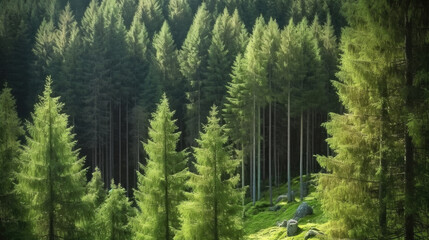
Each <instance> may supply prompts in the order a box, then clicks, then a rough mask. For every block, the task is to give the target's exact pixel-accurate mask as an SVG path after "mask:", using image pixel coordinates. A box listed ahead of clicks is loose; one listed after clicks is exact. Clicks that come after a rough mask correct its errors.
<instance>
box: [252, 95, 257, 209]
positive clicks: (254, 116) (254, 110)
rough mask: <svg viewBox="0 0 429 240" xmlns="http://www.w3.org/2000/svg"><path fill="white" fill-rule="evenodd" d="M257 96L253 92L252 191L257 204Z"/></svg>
mask: <svg viewBox="0 0 429 240" xmlns="http://www.w3.org/2000/svg"><path fill="white" fill-rule="evenodd" d="M255 118H256V96H255V94H253V140H252V141H253V147H252V148H253V149H252V151H253V173H252V174H253V186H252V187H253V191H252V200H253V205H255V201H256V169H255V167H256V166H255V162H256V133H255V131H256V129H255V125H256V121H255V120H256V119H255Z"/></svg>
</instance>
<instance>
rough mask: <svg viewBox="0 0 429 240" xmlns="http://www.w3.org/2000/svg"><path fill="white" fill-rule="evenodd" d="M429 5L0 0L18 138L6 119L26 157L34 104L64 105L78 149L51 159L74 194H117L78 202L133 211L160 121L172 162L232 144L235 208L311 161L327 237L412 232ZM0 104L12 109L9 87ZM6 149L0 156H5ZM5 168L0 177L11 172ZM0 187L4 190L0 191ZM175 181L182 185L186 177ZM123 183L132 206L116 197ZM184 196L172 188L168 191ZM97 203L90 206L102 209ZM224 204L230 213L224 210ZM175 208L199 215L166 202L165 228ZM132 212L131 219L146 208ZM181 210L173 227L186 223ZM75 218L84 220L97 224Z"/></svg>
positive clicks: (2, 45) (423, 163)
mask: <svg viewBox="0 0 429 240" xmlns="http://www.w3.org/2000/svg"><path fill="white" fill-rule="evenodd" d="M428 9H429V7H428V3H426V2H425V1H423V0H422V1H392V2H389V1H374V3H372V1H366V0H362V1H352V0H351V1H340V0H205V1H200V0H140V1H137V0H102V1H98V0H92V1H88V0H82V1H65V0H58V1H49V0H46V1H45V0H41V1H26V0H2V1H1V2H0V66H1V68H0V87H1V88H2V89H4V90H3V92H5V93H8V94H9V95H11V96H13V97H14V98H15V99H16V110H17V119H22V122H27V121H28V122H27V123H26V124H24V125H25V126H26V127H25V128H24V129H25V130H26V131H27V133H28V134H27V135H30V137H24V135H25V134H24V130H23V129H22V128H21V127H18V126H16V127H17V129H19V130H17V131H15V132H14V133H13V135H14V136H15V137H16V138H17V139H18V140H20V142H21V143H23V144H24V145H25V143H27V145H26V146H27V147H24V150H23V151H24V154H22V155H23V156H29V155H31V152H30V150H28V149H30V148H31V146H33V145H31V144H34V143H33V142H34V139H36V138H37V137H36V136H37V130H35V129H37V124H36V120H35V119H36V117H37V116H39V117H42V116H44V115H43V113H42V112H41V110H38V109H39V108H40V109H41V107H40V106H41V105H43V104H47V103H52V104H55V105H57V104H58V106H59V107H58V109H57V110H58V112H61V111H62V112H64V113H65V114H66V115H64V116H63V115H61V114H60V113H55V114H58V116H59V117H58V118H60V119H62V118H63V117H64V118H65V119H66V121H67V122H68V126H72V128H70V129H69V128H67V127H66V126H67V124H65V125H64V126H63V125H62V123H60V122H59V123H58V124H59V126H61V127H62V128H60V129H62V130H63V131H64V132H68V131H70V136H74V140H76V141H75V142H74V141H72V142H73V144H75V145H73V144H72V145H66V147H65V148H68V147H70V146H72V148H73V149H80V150H79V151H78V152H74V154H76V156H74V155H73V156H71V155H70V156H69V155H65V156H68V157H70V158H73V157H75V158H76V159H80V160H79V161H78V162H79V163H76V164H77V165H79V164H80V165H79V166H80V167H79V168H83V169H85V168H86V169H87V171H84V172H83V174H84V175H85V180H87V181H86V182H89V183H88V186H87V189H95V190H93V191H95V193H94V192H91V190H86V191H87V192H86V194H87V195H86V196H87V198H91V196H92V198H95V199H98V198H97V197H94V196H95V195H97V194H99V193H98V192H96V191H99V188H100V186H102V187H101V188H103V186H106V188H107V189H113V190H115V191H113V190H110V191H113V192H114V193H112V194H111V195H110V193H109V199H110V201H112V202H109V201H108V200H106V201H105V202H104V203H103V204H102V202H103V201H104V200H100V199H98V200H94V199H93V200H91V201H92V202H93V204H95V205H94V206H99V207H100V209H104V210H103V211H105V212H108V211H109V210H108V209H109V208H114V207H113V206H114V205H115V204H117V202H120V203H121V204H122V205H123V206H124V207H123V208H121V209H120V210H118V213H121V214H122V215H118V216H128V217H130V218H131V217H132V216H134V214H135V213H134V212H133V210H130V209H131V204H132V205H133V206H135V205H137V206H138V208H139V209H140V210H144V211H147V212H150V211H151V210H150V207H148V206H147V205H144V204H142V203H141V202H145V201H148V200H147V198H146V197H145V194H147V193H145V190H144V189H142V188H141V187H142V186H145V189H151V188H154V186H149V185H146V184H148V183H147V182H145V181H149V180H141V179H143V178H144V179H150V176H148V174H149V173H151V174H152V172H151V170H149V169H150V167H147V168H146V166H151V164H149V162H151V161H153V159H157V155H156V150H154V149H156V144H154V145H153V146H152V145H151V143H153V142H152V141H154V142H155V143H156V141H155V140H154V139H157V138H156V134H155V133H154V132H158V131H161V129H160V128H157V127H159V125H157V123H156V122H157V121H158V120H159V121H161V120H160V119H162V118H165V119H169V121H170V120H171V122H174V124H173V123H171V122H169V124H170V123H171V124H172V125H171V129H170V128H169V130H171V131H172V132H171V136H170V135H169V136H170V137H171V139H170V140H171V143H174V144H173V145H174V146H176V144H177V148H176V147H172V149H171V152H175V151H177V152H176V153H175V154H177V155H174V156H175V157H174V159H176V160H175V161H176V162H174V163H173V165H174V166H176V165H177V166H181V167H179V168H180V169H184V168H185V166H186V167H187V169H189V171H190V172H193V173H196V172H199V173H201V172H204V171H202V170H201V165H204V161H203V162H201V161H202V160H200V161H198V159H204V156H205V155H204V154H210V152H207V153H202V152H204V151H203V150H198V149H204V147H207V146H209V144H208V143H207V142H211V141H212V142H216V141H218V142H219V144H220V145H221V146H225V149H228V153H226V152H225V153H223V152H222V154H224V155H228V154H229V153H231V158H232V159H235V160H236V162H237V163H239V164H236V163H234V164H235V165H234V164H233V165H234V166H233V167H232V166H229V165H228V167H225V174H226V175H230V176H231V179H233V180H231V182H230V183H234V186H235V187H239V188H240V189H242V190H244V196H245V197H244V199H245V200H243V204H245V203H246V202H247V201H250V202H252V204H255V202H257V201H258V200H260V199H261V192H264V191H267V190H268V191H269V192H270V204H271V205H272V204H273V196H272V192H271V190H272V188H273V187H274V186H279V185H280V184H281V183H285V182H288V184H289V185H288V188H287V189H285V192H286V191H287V195H288V198H289V199H292V198H293V199H294V196H293V195H294V193H293V192H292V191H291V185H290V184H291V178H293V177H296V176H300V177H301V181H300V191H299V193H295V195H297V196H298V194H299V197H300V199H301V200H302V199H303V197H305V196H306V194H307V191H308V184H309V183H308V180H309V179H310V177H309V176H310V174H312V173H321V174H320V175H318V176H319V177H318V179H317V181H318V191H319V192H320V199H321V202H322V206H323V209H324V211H325V212H326V213H327V215H328V216H329V217H330V218H332V219H333V221H331V223H330V224H331V225H330V231H329V232H328V233H329V234H330V236H333V237H351V238H358V239H367V238H386V239H388V238H397V237H404V236H405V238H406V239H413V237H414V236H417V237H422V238H424V237H425V236H426V237H427V236H428V230H427V229H428V226H429V197H428V196H429V187H428V186H429V176H428V172H429V154H428V150H429V138H428V137H427V136H429V135H428V134H429V127H428V126H429V111H428V106H429V105H428V104H429V91H428V89H429V87H428V86H429V80H428V76H429V75H428V73H429V59H428V57H429V54H428V52H429V50H428V46H429V31H428V26H429V12H428ZM47 78H48V79H49V80H46V79H47ZM50 79H52V80H50ZM47 82H48V83H47ZM51 88H52V89H51ZM8 89H9V90H8ZM44 89H45V90H44ZM164 94H165V95H164ZM39 96H41V97H39ZM57 96H59V97H60V98H59V100H58V99H57V98H55V97H57ZM52 99H53V100H52ZM167 99H168V100H167ZM40 101H41V103H39V102H40ZM58 101H59V102H61V103H64V106H62V105H61V104H60V103H59V102H58ZM6 102H8V104H6ZM3 103H4V104H3V106H0V107H4V106H10V108H14V107H12V105H14V104H11V103H10V102H9V100H7V97H4V102H3ZM213 105H215V106H217V108H216V107H214V108H213ZM49 106H50V105H49ZM170 110H171V111H172V112H169V111H170ZM5 116H7V115H5ZM156 116H158V118H157V117H156ZM173 119H175V120H173ZM19 121H20V120H17V122H19ZM29 121H34V123H32V124H30V123H29ZM4 122H6V121H4ZM41 124H42V123H41ZM0 125H1V123H0ZM19 125H20V124H19ZM173 125H174V126H173ZM2 126H3V125H2ZM169 126H170V125H169ZM175 126H177V129H176V127H175ZM203 126H207V127H203ZM208 126H211V127H208ZM7 127H10V126H9V125H4V129H7ZM217 127H219V129H222V130H218V129H217ZM210 129H211V130H210ZM2 130H3V129H2ZM164 130H165V129H164ZM164 130H163V131H164ZM3 131H4V132H6V130H3ZM151 131H153V132H152V133H151ZM175 131H179V132H180V133H181V134H180V135H178V136H176V135H175V134H173V132H175ZM218 131H220V132H222V133H220V132H218ZM203 133H204V134H203ZM223 133H225V137H227V139H228V140H224V138H223V135H222V134H223ZM5 136H6V134H5ZM8 136H9V135H8ZM197 139H198V140H197ZM213 139H217V140H213ZM70 141H71V140H70ZM206 141H207V142H206ZM5 142H6V141H5ZM142 142H143V143H145V145H144V144H142ZM70 144H71V143H70ZM35 146H36V145H34V146H33V147H35ZM60 146H61V145H60ZM151 146H152V147H151ZM168 146H169V147H171V146H170V145H168ZM5 149H8V148H5ZM219 151H221V150H219ZM216 153H217V152H216ZM8 154H11V155H6V153H5V155H4V156H5V157H4V159H2V161H5V162H6V160H7V159H6V156H7V157H9V158H15V157H16V156H15V155H14V154H15V153H13V154H12V153H10V152H8ZM26 154H28V155H26ZM16 155H20V154H18V153H16ZM185 155H186V157H185ZM222 156H223V155H222ZM17 158H19V157H17ZM179 160H180V161H179ZM183 162H185V163H183ZM225 162H227V161H226V160H225ZM70 164H71V163H70ZM183 164H184V165H183ZM173 165H172V166H173ZM182 165H183V166H182ZM4 166H6V164H5V165H4ZM17 166H19V164H17V165H10V164H9V165H8V167H9V168H11V169H12V168H14V167H17ZM143 166H145V167H143ZM17 168H18V167H17ZM172 168H174V169H176V168H175V167H172ZM4 169H6V167H5V168H4ZM231 169H232V170H231ZM27 170H28V172H27V173H31V172H32V170H29V169H27ZM168 171H171V175H172V176H175V177H174V178H173V179H175V180H174V181H177V182H180V181H182V180H183V179H182V176H181V175H180V174H179V175H177V176H176V175H175V174H178V173H176V172H175V171H176V170H171V169H169V170H168ZM4 172H6V171H4ZM23 172H25V171H23ZM165 172H167V169H166V170H165ZM21 173H22V172H21ZM7 174H9V173H7ZM76 174H77V173H76ZM142 174H143V175H144V176H145V177H143V175H142ZM154 174H155V173H154ZM234 174H239V175H237V176H238V177H239V179H235V178H234V177H233V176H235V175H234ZM304 175H305V176H304ZM10 176H12V175H10ZM10 176H9V175H6V174H5V175H4V177H3V176H2V179H1V181H5V182H7V181H8V180H7V179H10V178H13V179H15V177H10ZM151 176H152V175H151ZM237 176H235V177H237ZM176 177H177V178H176ZM304 177H306V178H305V179H304ZM16 179H21V181H22V182H25V181H26V180H22V177H21V178H20V177H16ZM154 179H155V178H154ZM166 179H167V177H166ZM191 179H192V178H191ZM15 181H18V182H19V180H13V181H12V182H15ZM28 181H30V180H28ZM153 181H154V182H156V180H153ZM111 182H113V183H112V185H111ZM139 182H140V185H139ZM7 184H9V185H10V183H7ZM7 184H6V183H5V186H6V185H7ZM70 184H71V183H70ZM9 185H7V187H5V189H7V188H13V187H11V185H10V186H9ZM18 185H19V184H18ZM189 185H190V186H188V190H189V188H192V189H197V188H198V186H199V185H198V183H196V182H192V181H191V183H189ZM19 186H21V187H22V184H21V185H19ZM26 186H27V187H30V186H32V184H30V183H28V185H26ZM90 186H92V187H90ZM109 186H110V187H109ZM157 186H158V185H157ZM163 186H164V185H162V184H161V185H160V187H163ZM122 187H123V189H122ZM182 187H183V186H178V187H176V188H177V189H176V188H175V189H176V190H181V191H182V190H183V191H184V189H182ZM24 188H25V187H24ZM166 188H167V187H166ZM133 189H136V190H137V192H136V191H133ZM5 191H6V190H5ZM17 191H20V190H19V187H18V190H17ZM21 191H26V190H25V189H21ZM27 191H28V190H27ZM88 191H89V192H88ZM148 191H149V192H150V191H151V190H148ZM153 191H155V190H153ZM172 191H173V190H172ZM228 191H229V190H228V189H226V190H225V192H228ZM122 193H123V194H125V195H126V196H127V197H129V198H130V199H134V197H135V199H137V201H136V203H134V202H133V203H130V202H128V200H124V199H122V198H121V197H122V195H123V194H122ZM229 193H230V195H231V196H234V199H235V200H237V199H240V201H241V197H240V196H238V195H237V194H235V192H234V191H232V190H231V192H229ZM68 194H70V196H74V195H73V194H75V193H74V192H72V191H71V192H70V193H68ZM91 194H92V195H91ZM115 194H116V195H115ZM182 194H183V193H180V191H178V193H177V194H176V193H174V194H173V195H174V196H175V197H177V201H179V199H182V200H183V199H184V197H183V196H181V195H182ZM5 196H6V195H5ZM115 197H116V201H117V202H115ZM274 197H275V196H274ZM144 199H146V200H144ZM190 199H191V200H189V201H190V202H192V199H193V201H194V203H195V202H198V197H194V198H192V197H191V198H190ZM87 200H88V199H87ZM2 201H3V200H2ZM94 201H95V202H98V203H97V204H96V203H94ZM166 201H167V200H166ZM109 204H110V205H109ZM171 204H172V206H171V208H172V209H173V210H174V209H175V205H174V204H173V203H171ZM231 204H232V203H231ZM119 205H120V204H119ZM122 205H121V206H122ZM232 205H233V204H232ZM15 207H16V206H15ZM69 207H71V208H74V207H79V206H77V205H76V206H75V205H71V206H69ZM166 209H168V207H167V205H166ZM173 210H171V211H173ZM230 210H231V209H230ZM103 211H102V210H100V214H101V215H100V216H97V218H100V219H103V218H104V217H106V216H107V215H103V214H104V213H103V214H102V213H101V212H103ZM201 211H203V210H201ZM4 212H5V216H6V215H7V211H4ZM166 212H169V210H166ZM179 212H180V214H179ZM231 213H233V214H232V215H234V214H235V215H237V211H236V209H235V210H231ZM67 214H68V213H65V215H67ZM106 214H107V213H106ZM174 214H176V215H174ZM186 214H188V215H192V214H198V213H195V212H192V209H187V208H185V207H184V208H180V209H179V210H177V211H176V210H174V211H173V214H172V218H173V220H176V221H173V220H171V219H170V220H168V217H167V222H168V221H173V222H172V223H171V224H172V227H171V228H172V229H174V230H171V232H173V233H175V232H176V230H177V229H179V228H180V226H179V225H177V224H178V222H179V220H178V219H179V218H180V216H183V215H186ZM137 215H138V214H137ZM167 215H168V214H167ZM109 216H110V215H109ZM93 217H94V216H93ZM2 219H3V217H2ZM4 219H7V218H4ZM135 219H136V220H135V222H134V223H133V224H137V225H138V222H139V221H141V222H140V224H143V223H142V222H144V221H147V220H148V219H147V218H141V219H140V220H139V217H136V218H135ZM226 219H228V218H227V217H225V219H224V221H225V222H227V221H226ZM152 220H153V219H152ZM8 221H9V220H7V221H5V222H8ZM124 221H125V220H124ZM234 221H238V220H234ZM234 221H233V222H234ZM12 222H13V221H12ZM181 222H183V224H184V226H182V227H183V229H186V224H189V225H192V223H188V222H187V220H183V219H182V220H181ZM2 223H3V222H2ZM79 224H80V225H79ZM79 224H77V225H76V226H77V227H78V228H80V229H84V230H83V231H85V229H86V230H88V229H93V228H99V227H100V225H85V223H82V222H80V223H79ZM94 224H102V223H94ZM103 224H104V223H103ZM167 225H168V224H167ZM5 226H7V225H2V227H5ZM25 226H26V225H25V224H24V225H23V226H21V225H19V226H18V227H17V228H21V227H25ZM133 226H136V225H133ZM147 228H148V229H149V230H147V231H146V230H145V231H144V233H142V234H143V235H138V230H135V229H134V230H131V229H133V228H132V227H130V229H128V230H129V232H127V231H128V230H127V231H125V232H124V233H121V232H120V231H118V235H117V236H121V237H120V239H125V238H127V237H130V236H131V235H132V236H134V237H136V238H137V239H138V236H140V237H142V239H146V238H145V236H146V237H147V235H144V234H147V232H150V231H153V232H156V231H157V230H156V229H150V227H147ZM13 229H15V228H10V229H9V230H10V231H11V232H12V233H11V235H10V236H15V235H13V234H15V233H14V232H13V231H14V230H13ZM143 229H146V228H143ZM167 229H169V227H167ZM404 229H405V230H404ZM68 231H71V230H70V229H69V230H68ZM88 231H89V230H88ZM112 231H113V230H112ZM133 231H134V232H133ZM189 231H190V232H192V231H191V230H189ZM225 231H227V230H225ZM65 232H67V231H65ZM131 232H133V233H131ZM135 232H137V233H135ZM33 233H34V231H33ZM230 233H231V235H229V237H230V238H231V239H239V238H241V235H240V234H241V233H240V231H239V230H237V232H234V231H233V230H231V231H230ZM6 234H7V233H6ZM37 234H38V232H37V231H36V235H37ZM58 234H59V235H62V236H69V237H70V236H72V235H73V234H71V233H64V232H61V233H58ZM106 234H112V236H113V235H114V234H113V233H106ZM127 234H128V235H127ZM165 234H166V235H165V236H164V235H163V238H165V239H172V237H173V236H174V234H170V233H169V230H167V231H166V233H165ZM186 234H191V235H186ZM53 235H54V234H53V233H52V236H53ZM89 236H90V237H89V238H90V239H91V237H93V238H96V237H98V238H100V239H104V238H107V235H106V236H104V235H97V234H95V235H89ZM123 236H126V237H124V238H122V237H123ZM189 236H195V235H192V233H189V232H186V231H181V232H180V233H178V234H177V235H176V238H178V239H190V237H189ZM26 237H29V236H26ZM75 237H76V236H75ZM24 238H25V237H24ZM118 239H119V238H118ZM213 239H216V237H215V238H213Z"/></svg>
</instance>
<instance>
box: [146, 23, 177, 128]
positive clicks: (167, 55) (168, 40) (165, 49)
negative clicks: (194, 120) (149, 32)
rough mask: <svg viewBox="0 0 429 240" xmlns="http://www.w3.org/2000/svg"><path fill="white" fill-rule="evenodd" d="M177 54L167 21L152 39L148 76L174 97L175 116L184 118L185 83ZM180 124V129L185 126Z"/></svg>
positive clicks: (163, 90)
mask: <svg viewBox="0 0 429 240" xmlns="http://www.w3.org/2000/svg"><path fill="white" fill-rule="evenodd" d="M177 54H178V52H177V49H176V44H175V43H174V40H173V36H172V35H171V32H170V27H169V25H168V23H167V21H165V22H164V24H163V25H162V28H161V30H160V31H159V32H158V33H157V34H155V36H154V38H153V41H152V59H151V60H152V61H151V65H150V72H149V75H148V77H147V78H149V80H148V81H155V82H157V83H158V84H159V89H160V90H161V91H162V92H165V94H166V95H167V97H169V98H170V99H172V100H171V106H172V108H173V109H175V110H176V112H175V117H177V118H178V119H183V118H182V117H183V115H184V109H183V104H182V103H183V102H184V101H185V94H184V83H183V77H182V76H181V74H180V70H179V62H178V60H177V58H178V57H177ZM157 97H159V96H157ZM178 125H179V129H182V128H183V126H181V124H180V122H179V124H178Z"/></svg>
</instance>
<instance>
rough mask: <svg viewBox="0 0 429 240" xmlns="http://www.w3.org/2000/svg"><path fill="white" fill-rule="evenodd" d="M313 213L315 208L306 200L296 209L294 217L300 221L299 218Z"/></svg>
mask: <svg viewBox="0 0 429 240" xmlns="http://www.w3.org/2000/svg"><path fill="white" fill-rule="evenodd" d="M311 214H313V208H312V207H310V205H308V204H307V203H306V202H302V203H301V204H300V205H299V207H298V209H296V212H295V215H294V217H293V219H295V220H297V221H298V220H299V219H301V218H303V217H305V216H307V215H311Z"/></svg>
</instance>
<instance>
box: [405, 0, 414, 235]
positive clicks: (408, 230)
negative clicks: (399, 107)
mask: <svg viewBox="0 0 429 240" xmlns="http://www.w3.org/2000/svg"><path fill="white" fill-rule="evenodd" d="M406 4H407V5H406V6H407V7H406V14H405V61H406V70H405V80H406V89H407V96H406V100H405V106H406V110H407V111H410V110H411V109H412V107H413V102H412V92H411V89H412V87H413V69H412V66H413V65H412V64H413V51H412V40H413V39H412V30H413V28H412V22H411V21H412V18H411V17H409V16H408V11H409V7H410V0H408V1H407V3H406ZM406 129H407V132H406V133H405V216H404V218H405V219H404V220H405V239H406V240H412V239H414V221H415V220H414V213H415V209H414V204H415V202H414V194H415V186H414V154H413V151H414V146H413V142H412V139H411V134H410V131H409V129H408V128H406Z"/></svg>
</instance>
